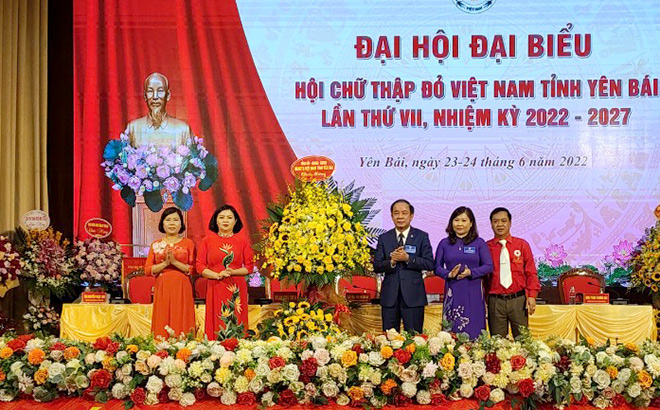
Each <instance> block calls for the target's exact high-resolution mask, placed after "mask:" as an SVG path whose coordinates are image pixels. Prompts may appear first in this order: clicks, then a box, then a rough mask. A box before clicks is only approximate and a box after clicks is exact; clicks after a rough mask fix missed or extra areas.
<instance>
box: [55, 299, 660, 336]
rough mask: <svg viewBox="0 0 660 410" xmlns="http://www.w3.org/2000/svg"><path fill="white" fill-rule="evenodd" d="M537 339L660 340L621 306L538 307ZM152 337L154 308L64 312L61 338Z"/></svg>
mask: <svg viewBox="0 0 660 410" xmlns="http://www.w3.org/2000/svg"><path fill="white" fill-rule="evenodd" d="M279 307H280V305H275V304H273V305H266V306H259V305H250V306H249V309H248V318H249V328H250V329H252V330H256V328H257V324H258V323H259V322H260V321H261V320H262V319H264V318H266V317H268V316H270V315H272V314H273V312H274V311H275V310H276V309H278V308H279ZM205 311H206V309H205V306H204V305H197V306H195V319H196V331H197V337H199V338H200V339H201V338H202V337H203V336H204V314H205ZM441 326H442V305H439V304H432V305H428V306H427V307H426V310H425V314H424V329H425V330H426V331H427V332H429V333H434V332H437V331H438V330H440V328H441ZM341 327H342V328H343V329H346V330H348V331H349V332H352V333H354V334H361V333H363V332H372V333H373V332H380V330H381V318H380V306H378V305H363V306H362V307H360V308H359V309H355V310H354V311H353V312H352V313H351V315H350V316H348V317H347V318H346V319H345V320H343V321H342V323H341ZM529 327H530V330H531V332H532V334H533V335H534V336H535V337H537V338H540V339H547V338H548V337H550V336H559V337H562V338H565V339H570V340H574V341H575V340H576V338H577V337H578V335H584V336H591V337H593V338H594V339H595V340H596V341H597V342H601V343H602V342H605V341H606V340H607V339H610V340H611V341H612V342H620V343H625V342H642V341H644V340H646V339H653V340H655V338H656V332H657V331H656V324H655V317H654V314H653V308H652V307H651V306H648V305H645V306H635V305H628V306H625V305H624V306H619V305H616V306H615V305H539V306H537V308H536V313H534V315H532V316H530V319H529ZM150 332H151V305H109V304H65V305H64V306H63V308H62V318H61V322H60V337H62V338H64V339H70V340H80V341H88V342H93V341H94V340H96V338H98V337H101V336H108V335H111V334H113V333H119V334H121V335H123V336H128V337H134V336H146V335H148V334H149V333H150Z"/></svg>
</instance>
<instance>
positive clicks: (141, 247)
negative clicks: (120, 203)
mask: <svg viewBox="0 0 660 410" xmlns="http://www.w3.org/2000/svg"><path fill="white" fill-rule="evenodd" d="M171 206H175V205H174V203H173V202H172V199H171V198H170V199H169V200H168V201H167V203H165V204H164V205H163V209H161V210H160V211H158V212H152V211H151V210H150V209H149V207H147V204H146V203H145V202H144V198H143V197H142V196H138V197H137V198H136V199H135V206H134V207H133V257H135V258H146V257H147V255H148V254H149V246H150V245H151V244H152V243H153V241H155V240H156V239H159V238H162V237H163V235H164V234H163V233H161V232H159V231H158V222H160V215H161V214H162V213H163V211H164V210H165V209H167V208H169V207H171ZM181 212H182V213H183V223H184V224H185V225H186V226H188V213H187V212H186V211H181ZM182 235H183V237H184V238H185V237H186V236H187V232H186V231H184V232H183V234H182Z"/></svg>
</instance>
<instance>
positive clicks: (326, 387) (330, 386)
mask: <svg viewBox="0 0 660 410" xmlns="http://www.w3.org/2000/svg"><path fill="white" fill-rule="evenodd" d="M321 391H323V394H324V395H325V396H327V397H335V396H337V394H339V388H338V387H337V384H336V383H335V382H333V381H328V382H325V383H323V384H322V385H321Z"/></svg>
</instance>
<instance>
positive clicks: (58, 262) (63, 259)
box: [21, 228, 74, 296]
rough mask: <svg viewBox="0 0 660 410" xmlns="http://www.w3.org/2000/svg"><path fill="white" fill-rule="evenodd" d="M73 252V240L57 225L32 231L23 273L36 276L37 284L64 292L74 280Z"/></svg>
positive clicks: (31, 276)
mask: <svg viewBox="0 0 660 410" xmlns="http://www.w3.org/2000/svg"><path fill="white" fill-rule="evenodd" d="M70 252H71V251H70V246H69V240H68V239H65V238H62V233H61V232H56V231H54V230H53V228H48V229H47V230H45V231H37V230H32V231H29V232H28V235H27V241H26V245H25V250H24V251H23V260H24V269H22V270H21V275H22V276H23V277H25V278H28V280H34V284H35V286H36V287H37V288H39V289H41V290H47V291H52V292H54V293H55V294H56V295H58V296H61V295H62V294H63V293H65V291H66V290H67V289H68V287H69V286H71V285H72V284H73V282H74V276H73V275H72V274H71V268H72V265H73V260H72V259H71V257H70V256H71V255H70Z"/></svg>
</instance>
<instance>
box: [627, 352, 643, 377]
mask: <svg viewBox="0 0 660 410" xmlns="http://www.w3.org/2000/svg"><path fill="white" fill-rule="evenodd" d="M643 368H644V362H643V361H642V359H640V358H639V357H636V356H635V357H631V358H630V369H631V370H633V371H635V372H637V373H639V372H640V371H641V370H642V369H643Z"/></svg>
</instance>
